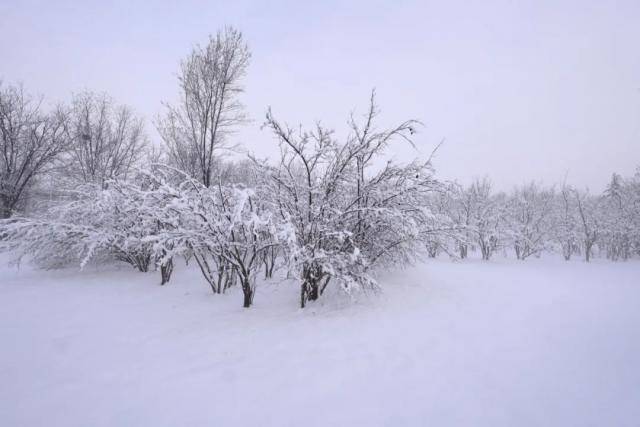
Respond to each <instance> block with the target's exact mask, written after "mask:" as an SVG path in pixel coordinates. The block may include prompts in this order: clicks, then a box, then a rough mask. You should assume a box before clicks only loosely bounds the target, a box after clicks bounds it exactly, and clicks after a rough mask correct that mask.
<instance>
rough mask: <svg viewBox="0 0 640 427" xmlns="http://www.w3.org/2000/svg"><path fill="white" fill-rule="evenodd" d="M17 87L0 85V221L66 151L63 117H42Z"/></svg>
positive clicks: (56, 114) (59, 113) (38, 104)
mask: <svg viewBox="0 0 640 427" xmlns="http://www.w3.org/2000/svg"><path fill="white" fill-rule="evenodd" d="M41 104H42V101H41V100H34V99H33V98H32V97H31V96H29V95H28V94H26V93H25V92H24V90H23V88H22V87H21V86H6V87H2V86H0V218H8V217H10V216H11V214H12V213H13V212H14V211H15V210H16V209H18V208H19V207H20V206H21V204H22V203H23V202H24V199H25V195H26V193H27V190H28V189H29V188H30V186H31V185H32V184H33V183H34V182H35V180H36V179H37V178H38V177H39V176H41V175H42V174H43V173H44V172H46V171H47V169H48V168H49V167H50V166H51V165H52V162H53V161H54V160H55V159H57V158H58V157H59V156H60V154H61V153H62V152H63V151H64V150H65V149H66V148H67V142H68V138H67V137H66V132H65V125H66V115H65V113H64V112H63V111H62V110H61V109H56V110H55V111H53V112H51V113H48V114H45V113H43V112H42V109H41Z"/></svg>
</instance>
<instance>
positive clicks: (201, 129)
mask: <svg viewBox="0 0 640 427" xmlns="http://www.w3.org/2000/svg"><path fill="white" fill-rule="evenodd" d="M250 57H251V54H250V53H249V48H248V47H247V44H246V43H245V41H244V39H243V37H242V33H241V32H240V31H238V30H235V29H233V28H231V27H227V28H225V29H224V30H222V31H219V32H218V33H217V34H216V36H215V37H213V36H211V37H210V38H209V42H208V43H207V45H206V46H204V47H202V46H196V47H195V48H194V49H193V50H192V51H191V53H190V54H189V56H188V57H187V58H186V59H185V60H184V61H183V62H182V64H181V67H180V74H179V77H178V78H179V81H180V101H179V103H178V104H177V105H173V106H172V105H167V111H166V113H165V115H164V116H163V117H161V118H160V119H159V120H158V131H159V132H160V135H161V136H162V139H163V140H164V142H165V144H166V146H167V150H168V155H169V159H170V160H171V162H172V163H173V164H174V166H176V167H178V168H180V169H182V170H184V171H185V172H188V173H189V174H191V175H192V176H193V177H194V178H196V179H198V180H199V181H201V182H202V183H203V184H204V185H205V186H206V187H209V186H211V184H212V183H213V182H214V181H213V180H212V177H213V176H214V170H215V164H216V162H215V157H214V155H215V153H216V152H217V151H218V150H219V149H222V148H230V145H229V141H228V137H229V134H230V133H232V132H233V131H234V130H235V129H236V128H237V126H238V125H239V124H241V123H242V122H244V121H245V120H246V116H245V114H244V108H243V105H242V104H241V103H240V101H239V100H238V95H239V94H240V93H242V91H243V87H242V85H241V81H242V78H243V77H244V75H245V74H246V70H247V66H248V65H249V59H250Z"/></svg>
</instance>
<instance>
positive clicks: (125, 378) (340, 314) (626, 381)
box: [0, 259, 640, 426]
mask: <svg viewBox="0 0 640 427" xmlns="http://www.w3.org/2000/svg"><path fill="white" fill-rule="evenodd" d="M381 281H382V282H383V283H384V284H385V292H384V293H383V294H382V295H376V296H369V297H360V298H358V300H357V301H355V302H349V301H345V300H344V299H340V298H338V297H335V296H334V297H331V298H328V299H327V300H326V301H325V302H321V303H319V304H314V305H312V306H311V307H309V309H305V310H304V311H301V310H299V309H297V302H298V301H297V297H298V292H297V290H296V288H293V286H294V285H293V284H289V283H277V282H273V283H264V284H261V285H260V286H259V288H258V294H257V296H256V299H255V307H254V308H251V309H249V310H246V309H242V308H241V307H240V306H241V302H242V301H241V297H240V295H239V293H236V292H233V293H232V294H230V295H225V296H219V295H212V294H210V293H209V291H208V288H207V286H206V285H205V284H204V282H203V280H202V279H201V278H200V277H199V275H198V272H197V271H196V270H195V269H194V268H189V269H186V268H185V267H180V268H178V269H177V271H176V273H175V275H174V277H173V279H172V282H171V283H170V284H169V285H167V286H165V287H160V286H158V282H159V274H142V273H137V272H134V271H131V270H129V269H120V268H114V267H110V268H107V267H101V268H99V269H96V268H87V269H86V270H85V271H83V272H78V271H74V270H63V271H53V272H51V271H49V272H46V271H37V270H33V269H31V268H30V267H26V266H23V267H22V268H21V269H20V270H17V269H15V268H11V267H7V266H6V262H3V263H2V267H0V342H1V346H2V347H1V350H0V426H116V425H117V426H143V425H144V426H200V425H216V426H231V425H239V426H240V425H254V426H270V425H273V426H301V425H302V426H359V425H367V426H379V425H388V426H403V425H415V426H425V425H433V426H637V425H639V424H640V365H639V364H640V262H637V261H634V262H627V263H608V262H602V261H596V262H594V263H591V264H586V263H584V262H580V261H572V262H569V263H565V262H563V261H560V260H556V259H543V260H537V259H534V260H527V261H525V262H517V261H515V260H498V261H492V262H488V263H483V262H480V261H475V260H470V261H465V262H459V263H454V262H450V261H448V260H436V261H432V262H429V263H426V264H424V265H420V266H416V267H412V268H409V269H407V270H405V271H403V272H396V273H389V274H387V275H386V276H385V277H382V278H381Z"/></svg>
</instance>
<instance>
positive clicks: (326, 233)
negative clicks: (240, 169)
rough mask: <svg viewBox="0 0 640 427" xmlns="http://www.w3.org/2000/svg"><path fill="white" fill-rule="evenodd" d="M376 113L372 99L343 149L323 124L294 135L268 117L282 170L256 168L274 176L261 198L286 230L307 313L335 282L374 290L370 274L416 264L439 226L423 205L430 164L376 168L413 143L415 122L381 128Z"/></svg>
mask: <svg viewBox="0 0 640 427" xmlns="http://www.w3.org/2000/svg"><path fill="white" fill-rule="evenodd" d="M377 114H378V110H377V107H376V105H375V102H374V97H373V96H372V99H371V104H370V108H369V111H368V114H367V115H366V116H365V120H364V124H362V125H361V124H359V123H357V122H356V120H355V119H354V118H353V117H352V118H351V120H350V122H349V124H350V134H349V136H348V137H347V139H346V141H345V142H343V143H340V142H338V141H337V140H336V139H335V138H334V136H333V132H332V131H330V130H328V129H326V128H324V127H322V126H321V125H317V126H316V128H315V129H314V130H313V131H302V130H295V129H292V128H290V127H288V126H286V125H283V124H281V123H280V122H278V121H277V120H276V119H275V118H274V117H273V115H272V114H271V112H268V114H267V119H266V123H265V127H267V128H269V129H270V130H271V131H272V132H273V133H274V134H275V136H276V137H277V139H278V141H279V143H280V148H281V158H280V161H279V164H277V165H268V164H266V165H265V164H263V163H259V162H257V165H258V167H260V169H261V170H262V174H264V175H266V176H267V177H268V178H269V179H267V180H264V181H263V182H262V183H261V186H260V188H259V190H258V192H259V194H260V197H261V199H262V200H264V201H265V202H266V203H268V204H269V205H270V206H269V209H270V210H271V212H273V215H274V217H277V218H278V221H279V222H281V223H282V224H283V227H282V228H283V230H285V231H286V232H285V233H283V244H284V248H285V249H284V251H285V257H286V259H287V260H288V262H289V268H290V269H291V271H292V272H293V273H294V274H295V275H297V276H298V277H300V280H301V286H300V304H301V306H302V307H304V306H305V304H306V302H307V301H308V300H316V299H317V298H319V296H320V295H322V293H323V291H324V289H325V288H326V287H327V285H328V284H329V283H330V282H332V281H333V282H336V283H338V284H339V285H340V286H341V287H342V288H343V289H344V290H346V291H350V290H352V289H354V288H357V289H367V288H375V287H376V286H377V284H376V281H375V278H374V274H373V268H374V267H376V266H380V265H385V264H387V265H388V264H404V263H406V262H409V261H411V260H413V259H415V258H416V257H417V256H418V255H419V254H420V253H421V252H422V251H423V249H424V244H423V240H422V239H423V238H424V237H425V236H426V234H427V233H428V232H429V231H430V230H431V228H432V227H433V226H434V221H435V219H436V217H435V216H434V215H433V214H432V213H431V211H430V210H429V208H428V204H427V203H426V200H427V196H428V195H429V194H430V193H431V192H432V191H433V190H434V188H435V187H436V185H437V183H436V181H435V180H434V178H433V169H432V167H431V163H430V162H429V161H426V162H420V161H417V160H416V161H414V162H411V163H409V164H407V165H396V164H394V163H393V162H391V161H387V162H385V163H384V164H383V166H382V167H379V168H376V165H378V164H380V162H381V160H382V161H384V154H385V151H386V150H387V148H388V147H389V145H390V144H391V143H393V142H394V141H396V140H405V141H408V142H411V141H410V138H411V135H413V134H414V132H415V127H416V126H417V125H418V123H417V122H416V121H413V120H409V121H406V122H403V123H401V124H400V125H398V126H397V127H394V128H391V129H385V130H379V129H377V128H376V124H375V122H376V116H377Z"/></svg>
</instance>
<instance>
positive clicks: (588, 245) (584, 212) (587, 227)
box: [574, 190, 601, 262]
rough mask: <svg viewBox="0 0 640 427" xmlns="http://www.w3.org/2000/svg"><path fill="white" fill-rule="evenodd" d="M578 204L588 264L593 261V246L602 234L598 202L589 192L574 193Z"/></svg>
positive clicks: (585, 256)
mask: <svg viewBox="0 0 640 427" xmlns="http://www.w3.org/2000/svg"><path fill="white" fill-rule="evenodd" d="M574 196H575V199H576V204H577V208H578V218H579V224H580V225H579V226H580V228H581V229H582V234H583V244H584V259H585V261H586V262H589V261H590V260H591V256H592V252H593V246H594V245H595V243H596V241H597V240H598V236H599V234H600V225H601V224H600V220H599V218H598V216H597V208H598V206H597V205H598V201H597V200H596V199H595V198H593V197H589V193H588V192H587V191H584V192H581V191H578V190H576V191H574Z"/></svg>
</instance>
